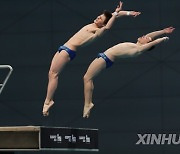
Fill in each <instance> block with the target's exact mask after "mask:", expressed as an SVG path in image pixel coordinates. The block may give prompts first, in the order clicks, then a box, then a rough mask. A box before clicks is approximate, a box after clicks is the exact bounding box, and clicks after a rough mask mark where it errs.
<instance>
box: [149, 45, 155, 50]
mask: <svg viewBox="0 0 180 154" xmlns="http://www.w3.org/2000/svg"><path fill="white" fill-rule="evenodd" d="M154 48H155V45H153V46H152V47H150V48H149V49H148V50H147V51H151V50H153V49H154Z"/></svg>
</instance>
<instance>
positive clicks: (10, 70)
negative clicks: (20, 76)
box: [0, 65, 13, 94]
mask: <svg viewBox="0 0 180 154" xmlns="http://www.w3.org/2000/svg"><path fill="white" fill-rule="evenodd" d="M0 69H9V72H8V73H7V75H6V77H5V79H4V81H3V82H2V83H0V94H1V93H2V91H3V89H4V87H5V85H6V83H7V81H8V79H9V77H10V76H11V73H12V71H13V68H12V67H11V66H10V65H0Z"/></svg>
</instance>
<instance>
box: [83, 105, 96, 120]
mask: <svg viewBox="0 0 180 154" xmlns="http://www.w3.org/2000/svg"><path fill="white" fill-rule="evenodd" d="M93 106H94V104H93V103H90V104H88V105H85V106H84V112H83V118H89V116H90V111H91V109H92V108H93Z"/></svg>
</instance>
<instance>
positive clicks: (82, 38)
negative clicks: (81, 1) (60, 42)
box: [64, 23, 100, 51]
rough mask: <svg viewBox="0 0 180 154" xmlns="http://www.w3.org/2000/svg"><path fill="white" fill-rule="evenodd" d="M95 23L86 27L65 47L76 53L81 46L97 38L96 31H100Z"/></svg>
mask: <svg viewBox="0 0 180 154" xmlns="http://www.w3.org/2000/svg"><path fill="white" fill-rule="evenodd" d="M99 29H100V28H98V27H97V26H96V25H95V24H94V23H92V24H89V25H86V26H84V27H83V28H82V29H80V30H79V31H78V32H77V33H76V34H75V35H73V36H72V37H71V38H70V39H69V40H68V41H67V42H66V43H65V44H64V45H65V46H67V47H68V48H70V49H71V50H74V51H76V50H77V48H78V47H79V46H83V45H86V44H87V43H89V42H92V41H93V40H94V39H95V38H96V36H97V35H96V34H95V33H96V31H97V30H99Z"/></svg>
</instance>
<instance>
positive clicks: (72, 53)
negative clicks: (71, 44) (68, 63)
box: [58, 45, 76, 60]
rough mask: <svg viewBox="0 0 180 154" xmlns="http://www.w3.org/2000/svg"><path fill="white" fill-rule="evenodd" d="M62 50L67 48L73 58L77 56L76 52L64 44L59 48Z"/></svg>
mask: <svg viewBox="0 0 180 154" xmlns="http://www.w3.org/2000/svg"><path fill="white" fill-rule="evenodd" d="M61 50H65V51H66V52H67V53H68V54H69V57H70V59H71V60H73V59H74V58H75V57H76V52H75V51H73V50H71V49H69V48H68V47H66V46H64V45H62V46H60V47H59V48H58V51H59V52H61Z"/></svg>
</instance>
